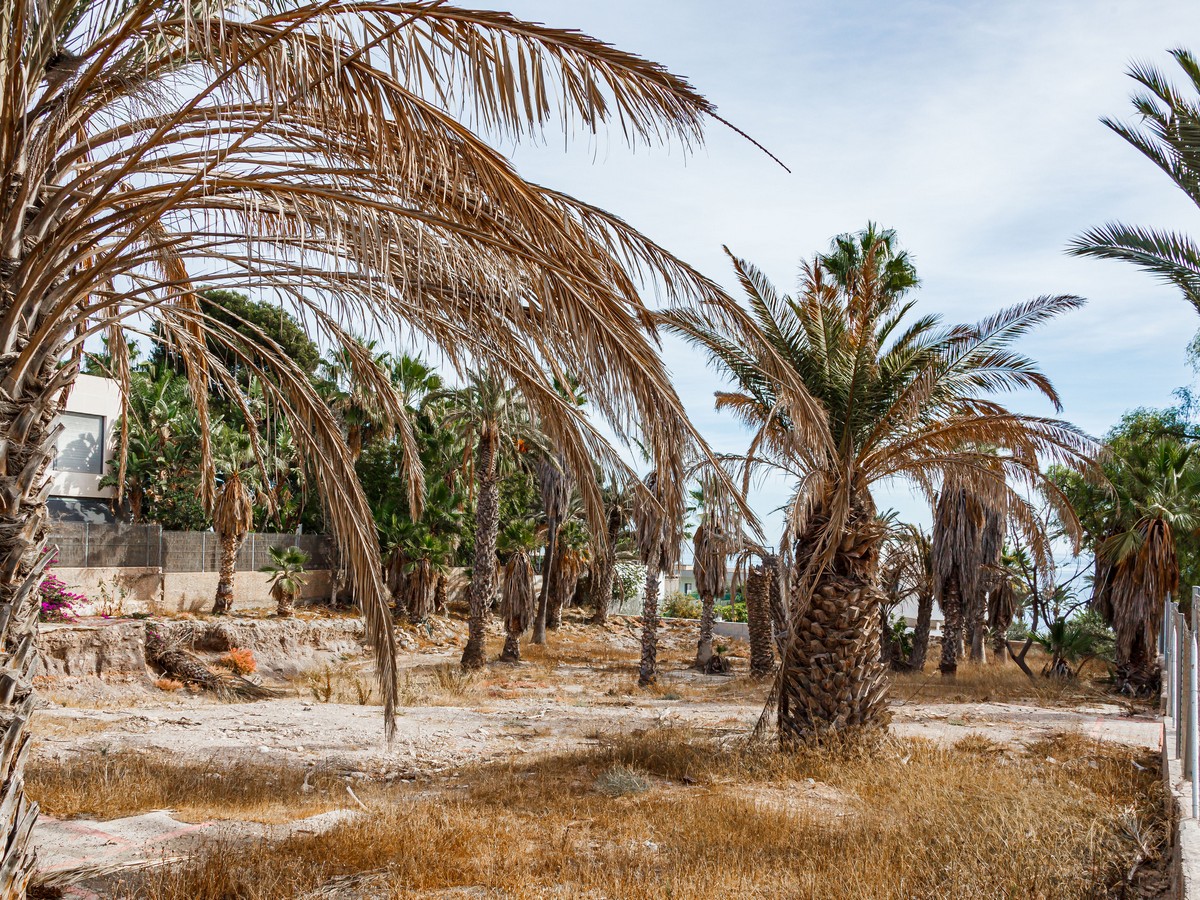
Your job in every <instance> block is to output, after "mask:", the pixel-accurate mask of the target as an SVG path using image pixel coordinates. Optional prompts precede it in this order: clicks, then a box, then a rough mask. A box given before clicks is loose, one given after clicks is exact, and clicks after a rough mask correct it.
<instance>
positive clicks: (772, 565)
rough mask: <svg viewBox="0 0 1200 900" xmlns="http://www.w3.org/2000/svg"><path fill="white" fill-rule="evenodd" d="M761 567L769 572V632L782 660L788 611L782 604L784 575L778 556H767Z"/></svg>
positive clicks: (785, 641)
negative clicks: (772, 634) (770, 631)
mask: <svg viewBox="0 0 1200 900" xmlns="http://www.w3.org/2000/svg"><path fill="white" fill-rule="evenodd" d="M763 565H764V566H765V567H766V568H767V569H769V570H770V572H771V589H770V592H769V594H768V598H769V599H770V602H771V630H772V632H773V633H774V635H775V649H776V650H777V651H779V657H780V659H782V658H783V650H784V648H785V647H786V646H787V638H788V627H789V626H788V622H789V616H788V609H787V606H786V605H785V604H784V602H783V579H784V578H785V577H786V575H785V573H784V572H782V571H780V568H779V557H778V556H774V555H772V556H768V557H767V558H766V559H764V560H763Z"/></svg>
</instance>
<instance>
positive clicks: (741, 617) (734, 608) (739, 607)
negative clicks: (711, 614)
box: [715, 600, 750, 622]
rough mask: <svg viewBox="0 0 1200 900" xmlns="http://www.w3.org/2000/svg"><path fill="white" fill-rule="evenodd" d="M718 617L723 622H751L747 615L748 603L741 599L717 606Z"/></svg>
mask: <svg viewBox="0 0 1200 900" xmlns="http://www.w3.org/2000/svg"><path fill="white" fill-rule="evenodd" d="M715 611H716V614H717V618H718V619H720V620H721V621H722V622H749V621H750V619H749V617H748V616H747V615H746V604H745V602H744V601H741V600H739V601H738V602H736V603H728V604H726V605H725V606H718V607H717V608H716V610H715Z"/></svg>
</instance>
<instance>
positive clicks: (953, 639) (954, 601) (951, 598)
mask: <svg viewBox="0 0 1200 900" xmlns="http://www.w3.org/2000/svg"><path fill="white" fill-rule="evenodd" d="M942 619H943V623H942V661H941V664H940V665H939V666H938V671H939V672H941V673H942V674H943V675H947V676H950V677H951V678H953V677H954V676H955V675H956V674H957V673H958V651H959V647H961V646H962V628H963V623H962V619H963V608H962V594H961V593H959V589H958V576H957V575H951V576H950V578H949V579H947V581H946V586H945V588H944V589H943V591H942Z"/></svg>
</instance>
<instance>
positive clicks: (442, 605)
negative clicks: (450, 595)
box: [433, 572, 449, 616]
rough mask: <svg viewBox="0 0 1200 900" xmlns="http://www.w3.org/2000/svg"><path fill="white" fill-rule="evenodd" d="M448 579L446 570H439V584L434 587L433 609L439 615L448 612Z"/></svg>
mask: <svg viewBox="0 0 1200 900" xmlns="http://www.w3.org/2000/svg"><path fill="white" fill-rule="evenodd" d="M448 580H449V579H447V578H446V573H445V572H438V577H437V585H436V586H435V587H434V589H433V611H434V612H435V613H437V614H438V615H439V616H444V615H445V614H446V602H447V597H446V594H447V581H448Z"/></svg>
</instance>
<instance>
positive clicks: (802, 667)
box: [662, 232, 1091, 745]
mask: <svg viewBox="0 0 1200 900" xmlns="http://www.w3.org/2000/svg"><path fill="white" fill-rule="evenodd" d="M849 243H850V244H852V245H853V244H858V245H861V244H862V241H854V240H851V241H850V242H849ZM838 249H839V247H838V246H837V245H835V247H834V253H833V254H831V255H837V252H838ZM731 258H732V259H733V262H734V267H735V270H736V271H737V274H738V277H739V280H740V281H741V283H742V286H743V288H744V289H745V291H746V295H747V299H748V304H749V307H750V312H749V314H747V313H746V311H745V310H743V309H742V308H740V307H736V306H733V305H731V304H729V303H725V302H721V301H717V302H714V303H712V304H708V305H707V306H706V307H705V308H704V309H703V310H699V311H697V310H682V311H677V312H670V313H666V314H664V315H663V316H662V318H663V320H664V322H665V323H666V324H667V326H668V327H669V328H670V329H671V330H673V331H675V332H676V333H678V334H680V335H682V336H683V337H684V338H686V339H687V340H689V341H690V342H692V343H694V344H696V345H697V346H700V347H702V348H704V349H705V350H706V351H708V352H709V353H710V354H711V356H712V358H713V361H714V362H715V363H716V364H717V365H718V367H719V368H720V369H721V370H722V371H723V372H725V373H727V374H728V375H730V376H731V377H732V378H733V379H734V381H735V382H736V384H737V390H736V391H732V392H724V393H720V394H718V395H717V406H718V408H719V409H724V410H728V411H730V412H732V413H734V414H735V415H737V416H738V417H740V418H741V419H742V420H743V421H744V422H746V423H747V424H748V425H749V426H750V427H751V428H752V429H753V437H752V443H751V447H750V450H749V452H748V454H747V461H746V464H747V466H748V468H750V469H757V468H760V467H763V466H770V467H774V468H776V469H779V470H782V471H784V472H787V473H790V474H791V475H792V476H793V477H794V478H795V479H796V483H797V489H796V492H795V495H794V499H793V501H792V503H791V504H790V512H789V517H788V519H789V520H788V535H787V540H786V541H785V543H786V545H787V546H786V550H787V552H788V553H789V554H790V555H791V557H792V565H791V570H792V576H791V577H792V584H791V589H790V601H789V602H790V605H791V613H792V618H791V633H790V636H789V639H788V642H787V646H786V648H785V651H784V658H783V664H782V666H781V667H780V674H779V676H778V680H777V682H776V687H775V691H774V693H773V699H774V700H776V701H777V705H778V716H777V722H778V726H779V733H780V739H781V741H782V742H783V743H784V745H793V744H795V743H798V742H805V741H810V740H821V739H824V738H828V737H831V736H834V735H837V736H839V737H840V736H843V735H846V734H849V733H852V732H859V733H870V732H873V731H875V730H877V729H879V728H880V727H881V726H883V725H884V724H886V722H887V709H886V704H885V702H884V693H885V690H886V687H885V682H884V680H883V669H882V666H881V663H880V653H879V640H878V634H879V624H878V614H877V609H878V603H879V601H880V592H879V588H878V587H877V575H878V573H877V565H878V554H879V545H880V542H881V541H882V539H883V536H884V534H883V528H882V526H881V525H880V524H879V523H878V521H877V517H876V507H875V501H874V499H873V497H872V496H871V487H872V485H873V484H875V483H876V482H878V481H881V480H884V479H896V478H907V479H909V480H910V481H911V482H912V483H913V484H915V485H916V486H917V487H918V488H920V489H922V490H924V491H925V492H926V493H927V494H931V493H933V491H934V490H935V489H936V486H937V485H938V484H939V483H941V482H943V481H945V480H946V479H947V478H952V479H955V480H957V482H959V483H962V484H964V485H965V486H967V487H969V488H970V489H971V490H973V491H975V492H976V493H977V494H979V495H982V496H985V497H988V498H991V497H1011V495H1012V494H1013V493H1014V491H1013V488H1012V487H1010V484H1015V485H1030V484H1033V483H1040V482H1041V481H1042V476H1041V473H1040V463H1039V457H1041V458H1046V457H1048V458H1050V459H1056V460H1062V461H1064V462H1069V463H1071V464H1073V465H1077V466H1081V465H1084V464H1085V459H1086V454H1087V452H1088V451H1089V450H1090V449H1091V444H1090V442H1089V440H1088V439H1087V438H1085V437H1084V436H1083V435H1082V434H1080V433H1079V432H1078V431H1077V430H1075V429H1074V428H1073V427H1071V426H1070V425H1067V424H1065V423H1063V422H1060V421H1056V420H1053V419H1045V418H1040V417H1034V416H1026V415H1022V414H1020V413H1016V412H1013V411H1011V410H1010V409H1008V408H1007V407H1005V406H1004V405H1003V404H1002V403H1000V402H999V401H997V400H996V399H994V398H993V397H990V396H989V394H994V393H998V392H999V393H1003V392H1007V391H1009V390H1014V389H1034V390H1036V391H1038V392H1040V393H1042V394H1043V395H1044V396H1045V397H1047V398H1048V399H1049V400H1050V401H1051V402H1053V403H1055V404H1057V403H1058V395H1057V394H1056V393H1055V391H1054V388H1053V387H1052V386H1051V384H1050V382H1049V380H1048V379H1047V378H1046V377H1045V376H1044V375H1043V374H1042V373H1041V372H1040V371H1039V370H1038V369H1037V366H1036V365H1035V363H1034V362H1033V361H1032V360H1030V359H1028V358H1026V357H1024V356H1021V355H1020V354H1018V353H1016V352H1014V351H1013V350H1012V349H1011V345H1012V343H1013V342H1014V341H1015V340H1016V339H1017V338H1018V337H1020V336H1021V335H1022V334H1024V333H1025V332H1027V331H1028V330H1030V329H1031V328H1033V327H1035V326H1037V325H1039V324H1042V323H1044V322H1045V321H1047V320H1048V319H1050V318H1052V317H1054V316H1056V315H1059V314H1061V313H1063V312H1065V311H1067V310H1071V309H1074V308H1076V307H1077V306H1079V305H1080V303H1081V302H1082V301H1080V300H1079V299H1078V298H1074V297H1042V298H1039V299H1037V300H1033V301H1030V302H1028V303H1024V304H1021V305H1019V306H1016V307H1013V308H1011V309H1008V310H1004V311H1002V312H1000V313H998V314H996V315H994V316H991V317H989V318H987V319H984V320H983V321H982V322H979V323H978V324H976V325H959V326H954V327H949V328H947V327H943V326H941V324H940V322H939V320H938V319H937V317H935V316H928V315H926V316H920V317H917V318H915V319H914V318H912V316H911V315H910V314H911V313H912V309H913V302H912V301H907V300H905V299H904V296H903V289H904V288H905V286H906V285H908V284H911V283H912V282H913V280H914V279H913V278H906V279H902V280H900V281H896V280H895V279H894V278H893V275H894V272H895V266H893V264H892V263H893V261H894V260H896V259H897V258H900V254H899V252H898V250H897V248H896V246H895V241H894V238H893V236H892V235H891V234H890V233H889V232H877V233H876V235H875V237H874V238H873V239H872V240H871V241H869V242H868V244H867V246H866V248H865V251H864V252H863V253H861V254H860V255H859V258H858V259H857V260H856V261H855V262H854V263H853V265H850V266H842V267H841V268H840V269H839V268H837V267H835V266H833V265H832V264H829V265H827V263H826V258H825V257H821V256H818V257H817V258H816V259H815V260H814V261H813V262H811V263H809V264H808V265H806V266H805V267H804V269H803V271H802V276H801V288H800V294H799V296H797V297H796V298H790V297H785V296H782V295H781V294H779V293H778V292H777V291H776V290H775V288H774V287H773V286H772V285H771V284H770V283H769V282H768V281H767V279H766V278H765V277H764V276H763V275H762V274H761V273H760V272H759V271H758V270H757V269H755V268H754V267H753V266H751V265H750V264H749V263H746V262H744V261H742V260H739V259H736V258H733V257H732V256H731ZM839 259H840V257H839ZM976 447H987V448H989V454H984V453H982V452H981V451H979V450H976V449H973V448H976ZM992 448H995V449H996V453H997V454H998V458H999V462H998V463H996V464H994V465H993V464H991V463H985V458H986V459H992V456H991V455H990V451H991V449H992ZM1019 503H1020V498H1019V497H1016V498H1015V499H1011V500H1010V503H1009V505H1010V508H1011V507H1016V506H1018V505H1019Z"/></svg>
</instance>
